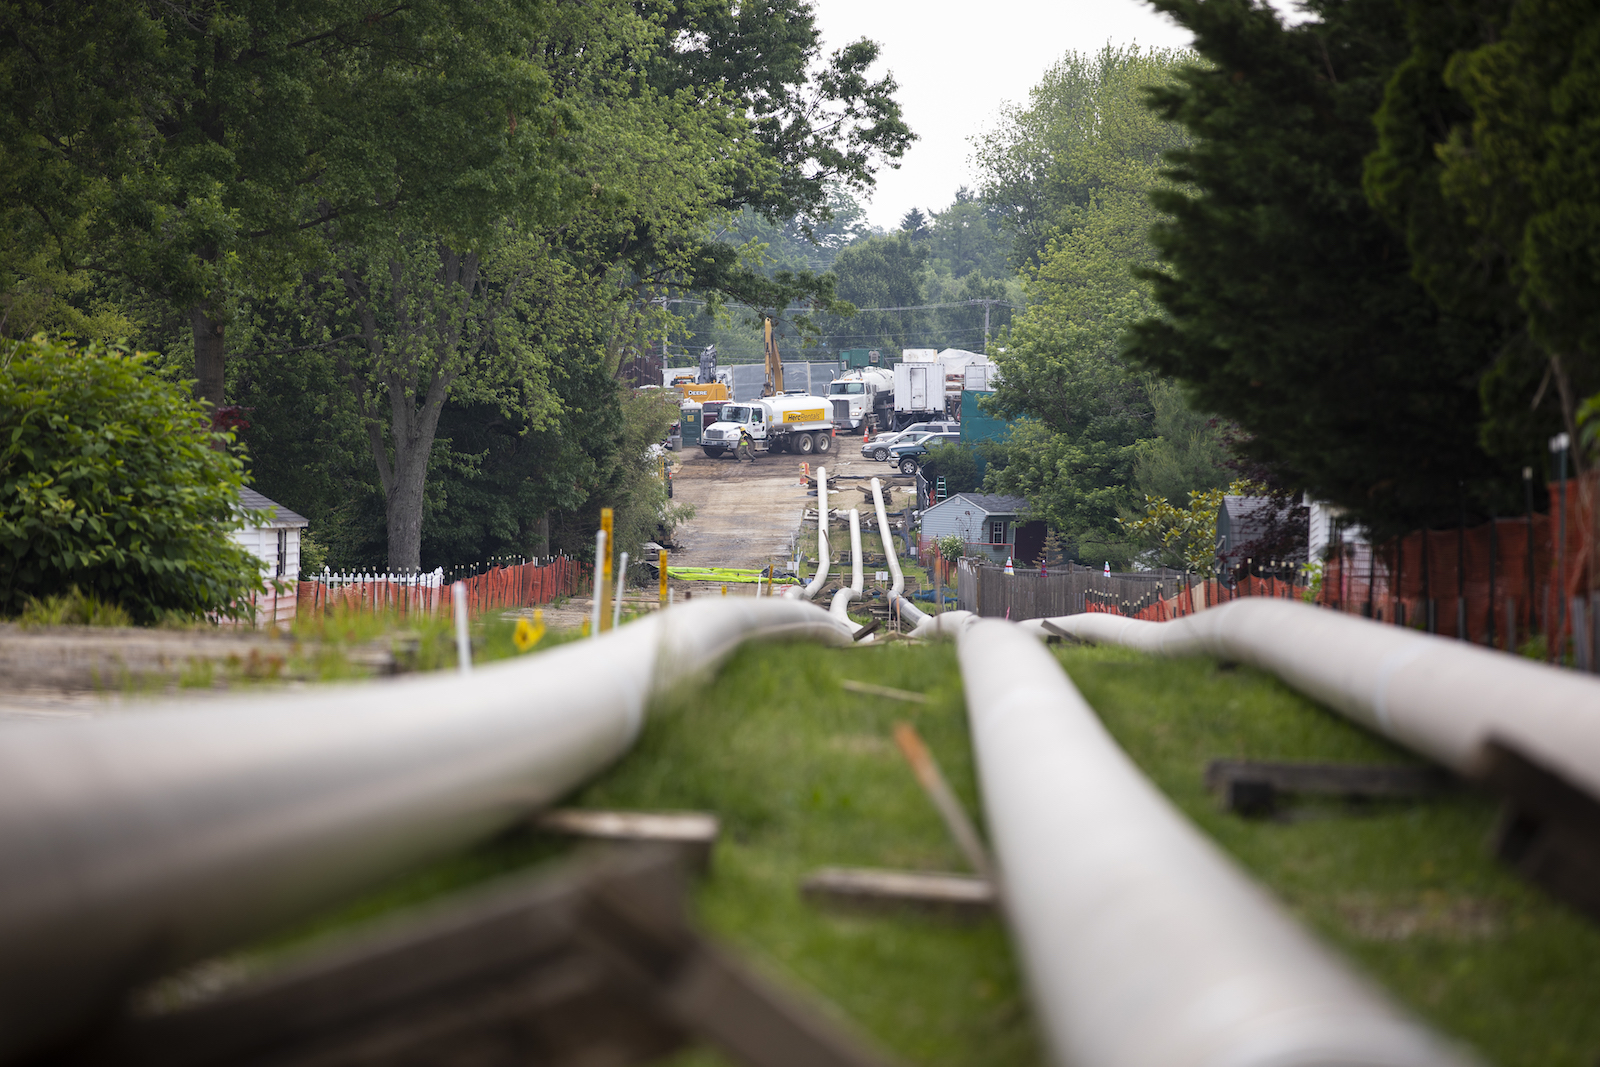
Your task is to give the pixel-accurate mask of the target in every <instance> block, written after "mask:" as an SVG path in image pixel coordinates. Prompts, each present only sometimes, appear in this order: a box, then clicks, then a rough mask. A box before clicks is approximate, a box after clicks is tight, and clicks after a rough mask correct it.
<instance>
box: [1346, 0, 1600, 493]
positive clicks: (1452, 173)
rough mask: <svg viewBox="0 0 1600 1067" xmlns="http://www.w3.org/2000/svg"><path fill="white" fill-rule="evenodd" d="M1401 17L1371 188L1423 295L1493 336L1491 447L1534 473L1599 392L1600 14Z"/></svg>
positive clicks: (1536, 9)
mask: <svg viewBox="0 0 1600 1067" xmlns="http://www.w3.org/2000/svg"><path fill="white" fill-rule="evenodd" d="M1406 12H1407V16H1408V17H1407V23H1406V31H1407V40H1408V43H1409V46H1410V51H1409V54H1408V55H1407V56H1406V57H1405V59H1404V61H1403V62H1401V63H1400V64H1399V66H1398V67H1397V69H1396V70H1395V73H1394V75H1393V76H1392V77H1391V78H1390V79H1389V82H1388V85H1387V87H1386V89H1385V93H1384V99H1383V106H1382V108H1381V109H1380V110H1379V111H1378V115H1377V125H1378V130H1379V144H1378V148H1377V150H1376V151H1374V152H1373V153H1372V155H1371V156H1370V157H1369V158H1368V160H1367V169H1366V189H1367V193H1368V196H1369V197H1370V198H1371V199H1372V201H1373V203H1374V204H1375V205H1376V206H1377V207H1378V208H1379V209H1380V210H1381V211H1382V212H1383V213H1384V215H1385V217H1386V218H1387V219H1388V220H1389V221H1390V222H1391V223H1392V224H1394V225H1395V226H1396V228H1397V229H1398V230H1399V231H1400V232H1401V233H1402V234H1404V236H1405V240H1406V247H1407V250H1408V251H1409V252H1410V254H1411V257H1412V262H1413V269H1412V273H1413V276H1414V277H1415V278H1416V279H1417V281H1418V282H1420V283H1421V284H1422V285H1423V286H1424V287H1425V288H1426V290H1427V292H1428V294H1429V296H1431V297H1432V298H1433V299H1434V300H1435V301H1436V302H1437V303H1438V305H1439V306H1440V308H1441V309H1443V311H1444V312H1445V313H1446V314H1448V315H1450V316H1451V317H1452V318H1453V319H1456V320H1459V321H1461V322H1464V323H1469V324H1471V325H1472V326H1473V327H1474V328H1475V330H1476V331H1477V332H1478V333H1480V334H1482V335H1483V336H1484V337H1485V338H1487V339H1490V340H1491V341H1495V342H1498V347H1497V348H1496V349H1494V350H1493V353H1492V363H1491V365H1490V369H1489V370H1488V372H1487V373H1486V374H1485V375H1484V376H1483V379H1482V384H1481V386H1480V393H1481V396H1482V401H1483V405H1484V413H1483V414H1484V419H1483V427H1482V442H1483V444H1484V446H1485V447H1486V448H1487V449H1488V450H1489V451H1490V452H1491V453H1492V454H1495V455H1497V456H1500V457H1502V458H1504V459H1506V460H1508V461H1511V462H1513V463H1520V462H1524V461H1527V460H1529V459H1532V460H1534V461H1535V463H1536V465H1538V462H1537V461H1538V459H1539V457H1541V456H1542V455H1543V454H1544V440H1545V438H1546V437H1547V436H1549V435H1550V434H1552V433H1554V432H1556V431H1557V430H1558V429H1565V430H1567V431H1568V432H1571V433H1575V431H1576V428H1577V419H1576V409H1577V406H1578V403H1579V400H1580V399H1581V398H1582V397H1583V396H1585V395H1586V394H1588V393H1590V392H1591V391H1594V390H1597V389H1600V316H1597V314H1596V312H1595V310H1594V306H1593V305H1594V299H1593V294H1594V292H1595V289H1596V284H1597V282H1600V267H1597V266H1596V263H1595V260H1594V254H1593V249H1594V247H1595V244H1596V241H1597V239H1600V194H1597V193H1596V191H1595V182H1596V180H1597V178H1600V166H1597V161H1596V156H1595V153H1594V151H1593V148H1592V147H1591V146H1592V143H1593V140H1594V137H1595V134H1596V133H1597V132H1600V130H1597V125H1600V120H1597V119H1596V117H1595V116H1596V114H1597V113H1600V78H1597V77H1596V74H1595V70H1596V62H1597V60H1600V39H1597V36H1596V29H1595V20H1594V13H1593V10H1592V8H1590V7H1589V6H1588V5H1584V4H1574V3H1569V2H1555V0H1540V2H1538V3H1530V4H1511V3H1508V2H1493V3H1480V4H1476V5H1473V6H1471V7H1470V8H1464V9H1462V8H1456V7H1452V6H1450V5H1446V4H1437V3H1413V4H1410V5H1408V6H1407V8H1406ZM1578 459H1579V462H1580V464H1581V463H1582V462H1583V457H1582V456H1581V455H1580V456H1579V457H1578Z"/></svg>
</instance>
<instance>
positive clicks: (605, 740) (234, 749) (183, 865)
mask: <svg viewBox="0 0 1600 1067" xmlns="http://www.w3.org/2000/svg"><path fill="white" fill-rule="evenodd" d="M852 630H853V627H849V626H844V625H841V624H839V623H838V622H837V621H836V620H834V619H832V618H830V617H829V616H828V614H827V613H826V612H822V611H818V610H816V608H815V607H813V606H811V605H804V604H795V603H786V602H784V601H782V600H778V599H772V598H768V599H762V600H754V599H751V598H748V597H745V598H738V599H716V600H696V601H694V602H692V603H690V604H685V605H682V606H680V607H678V608H675V609H674V610H673V611H671V612H666V613H658V614H652V615H649V616H646V617H644V618H642V619H640V620H638V621H636V622H633V623H630V624H629V625H627V626H625V627H622V628H621V629H619V630H614V631H611V632H609V633H607V634H606V635H605V637H603V638H600V639H597V640H593V641H581V642H574V643H571V644H567V645H563V646H561V647H558V648H555V649H552V650H551V651H549V652H546V653H542V654H539V655H537V656H532V657H529V658H527V659H518V660H513V661H509V662H504V663H497V664H490V665H484V666H480V667H479V668H478V669H476V670H474V671H473V673H472V674H471V675H470V676H467V677H462V676H459V675H456V674H454V673H449V674H438V675H431V676H424V677H415V678H411V679H406V680H403V681H394V682H386V683H370V684H365V685H360V686H349V687H343V686H329V687H325V688H319V689H317V690H314V691H311V692H305V691H301V692H294V693H279V694H274V695H262V696H256V697H250V698H245V699H241V700H239V701H237V702H236V703H234V704H232V705H231V706H229V707H227V708H215V707H205V708H198V707H195V706H193V705H175V706H169V707H166V708H162V709H156V710H151V711H148V712H138V713H127V714H123V715H118V716H108V717H104V718H98V719H91V720H71V721H60V722H38V721H34V722H23V723H16V724H8V725H6V726H5V727H4V728H3V729H0V1061H6V1060H11V1059H15V1058H16V1057H18V1056H19V1055H22V1054H25V1053H27V1052H28V1051H30V1050H32V1049H36V1048H38V1047H39V1046H41V1045H42V1044H44V1043H47V1042H49V1041H50V1040H52V1039H54V1038H56V1037H58V1036H60V1035H61V1034H62V1033H63V1032H65V1031H68V1030H70V1029H71V1028H72V1027H73V1026H74V1025H78V1024H81V1023H82V1022H83V1021H84V1020H85V1019H87V1018H89V1017H90V1016H92V1015H93V1014H94V1013H96V1012H97V1011H101V1010H106V1009H109V1008H110V1007H112V1006H113V1005H115V1004H116V1003H117V1001H118V1000H119V999H120V998H121V997H122V996H123V995H124V994H125V993H126V992H127V990H128V989H129V988H130V987H131V986H133V985H134V984H136V983H139V982H142V981H145V980H148V979H151V978H153V977H156V976H158V975H161V974H163V973H168V972H170V971H171V970H173V969H174V968H177V967H180V966H182V965H184V964H186V963H189V962H192V961H195V960H198V959H201V958H203V957H205V956H208V955H210V954H213V953H216V952H219V951H223V950H226V949H229V948H232V947H235V946H237V945H239V944H241V943H244V942H246V941H248V940H250V939H251V938H255V937H259V936H262V935H264V934H267V933H270V932H272V931H273V930H275V929H279V928H281V927H283V926H284V925H285V924H287V923H290V922H293V921H295V920H298V919H301V918H303V917H306V916H308V915H310V914H313V913H315V912H317V911H318V910H320V909H324V908H327V907H330V906H332V905H335V904H338V903H339V902H341V901H343V900H346V899H348V898H350V897H351V896H353V895H355V894H357V893H360V892H363V891H365V890H368V889H371V888H373V887H374V886H376V885H379V884H381V883H382V882H383V881H385V880H386V879H389V878H392V877H393V876H395V875H396V874H398V873H401V872H403V871H405V870H407V869H409V868H412V867H415V866H416V865H418V864H420V863H423V862H426V861H428V860H430V859H433V858H436V857H439V856H441V855H443V854H446V853H448V852H449V851H451V850H454V849H458V848H460V847H462V846H463V845H465V844H467V843H468V842H470V841H472V840H475V839H477V838H480V837H482V836H484V835H487V834H490V833H492V832H494V831H496V830H498V829H500V828H502V827H505V826H507V825H510V824H512V823H514V822H516V821H518V820H520V819H523V818H525V817H526V815H527V813H528V812H529V810H530V809H535V808H538V807H540V806H542V805H546V804H549V803H550V802H552V801H554V800H555V799H557V798H558V797H560V796H561V795H562V794H564V793H566V792H567V791H569V790H571V789H572V788H573V787H574V786H576V785H578V784H579V783H581V782H583V781H584V780H585V779H587V778H589V777H591V776H593V775H594V774H596V773H597V772H598V771H600V770H602V769H603V768H605V767H606V766H608V765H609V764H611V763H612V762H613V761H614V760H616V759H617V758H618V757H620V756H621V755H622V754H623V753H624V752H625V751H626V750H627V749H628V747H629V746H630V745H631V744H632V742H633V740H634V738H635V736H636V735H637V734H638V732H639V728H640V724H641V721H642V719H643V716H644V713H645V709H646V707H647V705H648V704H649V702H650V700H651V699H652V698H653V697H655V696H657V695H659V694H661V693H662V692H663V691H665V690H667V689H669V688H671V687H674V686H677V685H680V684H682V683H684V682H685V681H687V680H688V679H690V678H692V677H695V676H696V675H698V674H701V673H703V672H708V671H710V670H712V669H713V668H715V667H716V665H717V664H718V663H720V662H721V661H722V660H723V659H724V658H725V657H726V656H727V655H728V654H729V653H730V652H731V651H732V650H733V649H734V648H735V647H737V646H738V645H739V644H741V643H743V642H746V641H749V640H752V639H761V638H803V639H808V640H816V641H823V642H827V643H832V644H849V643H850V640H851V631H852Z"/></svg>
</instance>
